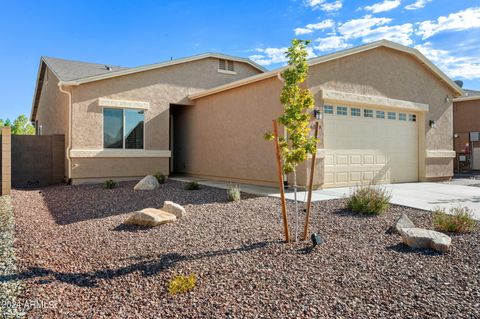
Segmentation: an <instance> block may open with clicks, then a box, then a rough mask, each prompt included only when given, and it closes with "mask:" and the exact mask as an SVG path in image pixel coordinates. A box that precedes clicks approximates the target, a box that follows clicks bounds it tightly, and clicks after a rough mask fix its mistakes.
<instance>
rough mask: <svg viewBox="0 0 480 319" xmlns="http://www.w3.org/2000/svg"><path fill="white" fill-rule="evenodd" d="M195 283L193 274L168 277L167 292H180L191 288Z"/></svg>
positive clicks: (195, 279)
mask: <svg viewBox="0 0 480 319" xmlns="http://www.w3.org/2000/svg"><path fill="white" fill-rule="evenodd" d="M196 285H197V278H196V276H195V274H191V275H189V276H183V275H178V276H175V277H173V278H172V279H170V281H169V283H168V292H169V293H170V294H171V295H176V294H181V293H185V292H189V291H190V290H193V288H195V286H196Z"/></svg>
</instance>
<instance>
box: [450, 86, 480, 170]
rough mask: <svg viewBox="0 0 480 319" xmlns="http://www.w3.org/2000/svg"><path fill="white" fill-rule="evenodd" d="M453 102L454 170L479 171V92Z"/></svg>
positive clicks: (468, 93) (466, 93) (468, 91)
mask: <svg viewBox="0 0 480 319" xmlns="http://www.w3.org/2000/svg"><path fill="white" fill-rule="evenodd" d="M464 91H465V95H464V96H461V97H459V98H456V99H454V100H453V132H454V137H455V139H454V149H455V151H456V152H457V157H456V161H455V170H456V171H464V170H471V169H475V170H480V91H473V90H464Z"/></svg>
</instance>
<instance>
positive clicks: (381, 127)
mask: <svg viewBox="0 0 480 319" xmlns="http://www.w3.org/2000/svg"><path fill="white" fill-rule="evenodd" d="M309 65H310V73H309V77H308V79H307V81H306V87H308V88H309V89H310V90H311V91H312V93H313V94H314V97H315V102H316V108H317V110H316V111H317V112H316V113H319V114H322V115H323V117H322V119H321V120H320V123H321V132H320V133H321V134H320V140H321V141H320V144H319V146H318V148H319V149H318V152H317V161H318V162H317V169H316V174H315V178H314V182H315V185H316V187H336V186H347V185H356V184H358V183H364V182H378V183H386V182H392V183H398V182H415V181H427V180H442V179H449V178H451V176H452V175H453V161H454V158H455V152H454V151H453V149H452V145H453V123H452V121H453V112H452V100H453V98H454V97H457V96H461V95H462V94H463V91H462V89H461V88H460V87H459V86H458V85H457V84H456V83H454V82H453V81H452V80H451V79H449V78H448V77H447V76H446V75H445V74H444V73H442V72H441V71H440V70H439V69H438V68H437V67H435V66H434V65H433V64H432V63H431V62H430V61H429V60H428V59H427V58H425V57H424V56H423V55H422V54H421V53H420V52H419V51H417V50H415V49H412V48H409V47H405V46H402V45H398V44H395V43H392V42H390V41H385V40H382V41H378V42H374V43H371V44H367V45H363V46H359V47H355V48H352V49H348V50H344V51H340V52H337V53H333V54H329V55H325V56H321V57H318V58H314V59H311V60H309ZM85 66H86V68H85V69H82V71H80V70H79V69H81V68H82V67H80V64H78V65H77V64H72V65H71V66H70V64H69V62H66V61H59V60H54V59H48V58H43V59H42V62H41V67H40V71H39V81H38V82H37V93H36V98H35V99H34V105H33V111H32V120H33V121H37V122H38V126H39V127H40V126H41V131H42V133H43V134H51V133H62V134H63V133H65V135H66V145H68V146H67V154H68V156H67V166H66V167H67V169H66V177H67V178H68V179H71V180H72V182H73V183H80V182H90V181H99V180H104V179H106V178H116V179H120V178H138V177H141V176H142V175H145V174H151V173H153V172H154V171H156V170H160V171H162V172H163V173H171V172H173V173H183V174H188V175H192V176H198V177H203V178H210V179H218V180H228V181H233V182H243V183H252V184H260V185H275V184H276V183H277V175H276V166H275V165H276V163H275V160H274V146H273V144H272V143H271V142H267V141H265V140H264V139H263V135H264V133H265V132H267V131H270V130H271V129H272V120H273V119H275V118H277V117H278V116H279V115H280V114H281V112H282V105H281V104H280V102H279V95H280V91H281V88H282V85H283V83H282V81H281V77H280V74H281V72H282V70H283V68H280V69H276V70H273V71H269V72H266V73H264V72H263V70H262V69H261V67H259V66H257V65H255V64H254V63H253V62H251V61H249V60H244V59H239V58H233V57H227V56H223V55H203V56H198V57H193V58H187V59H183V60H176V61H171V62H167V63H164V64H159V65H154V66H147V67H139V68H132V69H117V68H115V67H112V68H113V69H112V70H102V71H101V74H97V75H94V74H86V73H88V72H90V67H87V66H92V67H93V68H95V67H96V68H97V70H96V72H98V68H101V66H99V65H91V64H85ZM232 68H233V71H232ZM72 69H74V70H75V71H73V70H72ZM83 72H85V73H83ZM91 72H94V71H91ZM46 73H50V75H49V76H50V78H51V79H52V78H53V79H54V80H50V82H51V83H52V84H49V86H47V88H44V90H45V91H46V93H43V92H42V93H40V91H39V90H38V88H39V87H40V88H41V87H42V86H44V87H45V82H46V81H45V76H46V75H45V74H46ZM72 74H73V75H72ZM60 90H61V91H62V92H63V91H64V92H66V93H62V92H60ZM42 98H43V100H42ZM70 98H71V100H69V99H70ZM69 110H72V112H71V113H69ZM69 114H70V115H69ZM69 118H70V120H69ZM313 120H314V117H313V112H312V121H313ZM142 121H144V122H145V128H144V129H143V127H142V124H141V123H143V122H142ZM123 123H124V125H123ZM70 131H71V134H70V133H69V132H70ZM123 131H125V133H122V132H123ZM280 134H283V130H281V132H280ZM70 136H71V138H70ZM140 146H141V147H140ZM137 147H140V148H141V149H140V150H132V149H129V148H137ZM168 159H170V165H169V161H168ZM308 167H309V165H308V163H305V164H303V165H301V166H300V167H299V170H298V174H297V176H298V183H299V184H300V185H305V184H306V181H307V175H308Z"/></svg>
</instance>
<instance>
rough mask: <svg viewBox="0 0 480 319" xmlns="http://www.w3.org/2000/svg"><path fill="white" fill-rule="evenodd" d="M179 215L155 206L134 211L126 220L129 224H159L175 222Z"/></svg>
mask: <svg viewBox="0 0 480 319" xmlns="http://www.w3.org/2000/svg"><path fill="white" fill-rule="evenodd" d="M176 220H177V216H175V215H173V214H170V213H168V212H165V211H163V210H160V209H155V208H145V209H142V210H139V211H137V212H133V213H132V214H131V215H130V216H129V217H128V218H127V219H126V220H125V222H124V224H127V225H138V226H158V225H161V224H166V223H173V222H174V221H176Z"/></svg>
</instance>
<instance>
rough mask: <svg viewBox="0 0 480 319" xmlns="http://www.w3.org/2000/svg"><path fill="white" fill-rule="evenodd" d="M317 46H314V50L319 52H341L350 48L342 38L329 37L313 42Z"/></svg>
mask: <svg viewBox="0 0 480 319" xmlns="http://www.w3.org/2000/svg"><path fill="white" fill-rule="evenodd" d="M315 42H317V43H318V44H317V45H316V46H314V49H315V50H317V51H320V52H325V51H332V50H335V51H337V50H342V49H346V48H348V47H350V46H351V45H350V44H348V43H347V42H346V41H345V39H344V38H343V37H340V36H331V37H326V38H318V39H316V40H315Z"/></svg>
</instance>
